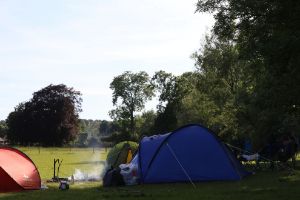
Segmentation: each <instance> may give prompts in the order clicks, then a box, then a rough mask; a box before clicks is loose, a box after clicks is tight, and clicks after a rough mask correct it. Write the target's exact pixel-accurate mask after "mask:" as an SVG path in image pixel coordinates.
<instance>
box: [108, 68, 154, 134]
mask: <svg viewBox="0 0 300 200" xmlns="http://www.w3.org/2000/svg"><path fill="white" fill-rule="evenodd" d="M110 88H111V89H112V90H113V99H112V101H113V104H114V106H116V109H114V110H112V111H111V112H110V116H111V117H112V118H113V119H114V120H116V121H119V123H121V127H122V128H123V130H122V132H123V134H127V137H128V138H129V137H130V134H135V113H136V112H140V111H141V110H142V109H143V108H144V107H145V103H146V101H147V100H149V99H151V98H152V97H153V95H154V93H153V87H152V86H151V84H150V83H149V76H148V74H147V73H146V72H143V71H142V72H138V73H132V72H129V71H126V72H124V73H123V74H121V75H119V76H117V77H115V78H114V79H113V81H112V82H111V84H110ZM127 127H128V128H127Z"/></svg>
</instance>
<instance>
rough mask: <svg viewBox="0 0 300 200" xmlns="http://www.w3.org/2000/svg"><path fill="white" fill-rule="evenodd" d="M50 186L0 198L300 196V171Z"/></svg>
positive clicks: (237, 198)
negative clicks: (198, 179)
mask: <svg viewBox="0 0 300 200" xmlns="http://www.w3.org/2000/svg"><path fill="white" fill-rule="evenodd" d="M48 187H49V189H47V190H44V191H32V192H21V193H11V194H4V195H2V194H1V195H0V199H8V200H19V199H30V200H37V199H39V200H41V199H43V200H44V199H45V200H48V199H49V200H50V199H51V200H56V199H59V200H62V199H67V200H68V199H72V200H75V199H84V200H89V199H93V200H94V199H112V200H114V199H124V200H125V199H170V200H171V199H172V200H177V199H178V200H179V199H186V200H189V199H195V200H196V199H197V200H198V199H211V200H214V199H224V200H240V199H252V200H258V199H264V200H268V199H272V200H276V199H280V200H284V199H300V190H299V187H300V172H299V171H297V172H296V173H295V174H294V175H292V176H288V175H287V174H286V173H285V172H259V173H257V174H255V175H252V176H249V177H247V178H245V179H243V180H241V181H227V182H220V181H218V182H200V183H196V188H194V187H193V186H192V185H191V184H189V183H176V184H151V185H150V184H149V185H137V186H126V187H125V186H124V187H116V188H103V187H101V186H100V183H99V182H98V183H97V182H85V183H76V184H75V185H70V189H69V190H67V191H61V190H59V189H58V184H50V185H48Z"/></svg>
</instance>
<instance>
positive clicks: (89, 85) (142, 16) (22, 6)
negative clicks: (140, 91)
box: [0, 0, 213, 120]
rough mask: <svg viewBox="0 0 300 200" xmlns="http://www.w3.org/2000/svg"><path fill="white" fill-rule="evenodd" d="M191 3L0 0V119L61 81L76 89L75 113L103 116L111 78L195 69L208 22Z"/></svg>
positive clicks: (150, 105)
mask: <svg viewBox="0 0 300 200" xmlns="http://www.w3.org/2000/svg"><path fill="white" fill-rule="evenodd" d="M196 2H197V1H196V0H48V1H41V0H26V1H24V0H0V90H1V93H0V119H1V120H2V119H6V117H7V116H8V114H9V113H10V112H11V111H13V110H14V107H15V106H16V105H18V104H19V103H20V102H24V101H28V100H29V99H30V98H31V97H32V93H33V92H35V91H37V90H39V89H41V88H43V87H45V86H47V85H49V84H60V83H63V84H66V85H67V86H69V87H73V88H74V89H76V90H79V91H81V93H82V98H83V103H82V108H83V112H82V113H81V114H80V117H81V118H85V119H109V116H108V111H109V110H111V109H112V108H113V105H112V100H111V99H112V97H111V94H112V91H111V90H110V89H109V84H110V82H111V81H112V79H113V77H115V76H117V75H120V74H121V73H123V72H124V71H128V70H129V71H133V72H137V71H141V70H144V71H146V72H147V73H149V75H153V73H154V72H155V71H158V70H165V71H167V72H172V73H174V74H176V75H179V74H181V73H183V72H185V71H192V70H194V61H193V60H192V59H190V55H191V54H192V53H193V52H194V51H196V50H197V49H199V48H200V46H201V43H202V42H203V40H204V35H205V34H207V33H209V30H210V28H211V25H212V24H213V19H212V16H210V15H206V14H199V13H194V12H195V8H196V7H195V4H196ZM155 104H156V102H155V101H152V102H150V103H148V104H147V109H151V108H154V107H155Z"/></svg>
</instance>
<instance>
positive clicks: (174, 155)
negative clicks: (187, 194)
mask: <svg viewBox="0 0 300 200" xmlns="http://www.w3.org/2000/svg"><path fill="white" fill-rule="evenodd" d="M166 144H167V147H168V148H169V150H170V152H171V153H172V155H173V157H174V158H175V160H176V161H177V162H178V164H179V166H180V167H181V169H182V171H183V172H184V174H185V175H186V176H187V178H188V179H189V181H190V183H191V184H192V185H193V187H194V188H195V189H196V185H195V184H194V182H193V181H192V179H191V177H190V176H189V174H188V173H187V171H186V170H185V169H184V167H183V166H182V164H181V163H180V161H179V160H178V158H177V156H176V154H175V152H174V151H173V149H172V148H171V146H170V145H169V143H166Z"/></svg>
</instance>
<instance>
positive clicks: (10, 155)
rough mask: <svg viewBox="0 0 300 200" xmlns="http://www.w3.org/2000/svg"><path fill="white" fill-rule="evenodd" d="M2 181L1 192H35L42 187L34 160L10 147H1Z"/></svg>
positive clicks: (0, 175)
mask: <svg viewBox="0 0 300 200" xmlns="http://www.w3.org/2000/svg"><path fill="white" fill-rule="evenodd" d="M0 180H1V181H0V192H12V191H21V190H35V189H40V187H41V178H40V174H39V172H38V170H37V168H36V166H35V165H34V163H33V162H32V160H31V159H30V158H29V157H28V156H27V155H26V154H24V153H22V152H21V151H19V150H17V149H14V148H10V147H0ZM2 180H5V181H2Z"/></svg>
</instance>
